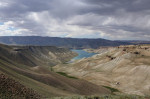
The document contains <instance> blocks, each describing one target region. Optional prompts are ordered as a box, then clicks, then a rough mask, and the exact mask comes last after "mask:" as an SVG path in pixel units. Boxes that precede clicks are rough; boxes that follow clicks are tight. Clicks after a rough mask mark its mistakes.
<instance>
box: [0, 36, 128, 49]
mask: <svg viewBox="0 0 150 99" xmlns="http://www.w3.org/2000/svg"><path fill="white" fill-rule="evenodd" d="M0 42H1V43H4V44H17V45H39V46H57V47H67V48H76V49H83V48H98V47H99V46H119V45H127V44H130V43H128V42H121V41H111V40H106V39H101V38H99V39H85V38H59V37H40V36H1V37H0Z"/></svg>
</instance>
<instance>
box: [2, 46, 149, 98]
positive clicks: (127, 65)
mask: <svg viewBox="0 0 150 99" xmlns="http://www.w3.org/2000/svg"><path fill="white" fill-rule="evenodd" d="M72 60H73V61H72ZM149 60H150V45H124V46H118V47H100V48H98V49H84V50H77V49H76V50H74V49H73V50H69V49H67V48H62V47H54V46H19V45H18V46H17V45H3V44H0V74H1V76H0V81H1V84H0V87H1V88H2V89H1V91H0V95H2V96H3V97H5V95H6V96H7V97H12V95H13V97H14V98H15V97H17V98H19V97H20V98H21V97H22V98H23V97H26V98H27V97H28V98H29V99H32V98H31V97H30V95H32V97H34V98H35V97H38V98H35V99H42V98H43V99H45V98H46V99H47V98H48V99H49V98H50V99H51V98H52V99H55V97H60V98H61V97H64V98H68V99H70V98H69V97H73V96H76V98H75V99H78V98H79V99H80V98H83V99H88V98H85V97H84V96H87V97H89V98H90V96H91V97H92V96H93V99H95V98H94V96H95V97H96V96H98V97H101V98H104V97H105V96H106V97H110V98H111V97H112V99H120V97H129V99H133V98H132V97H137V99H146V98H144V97H145V96H148V95H149V92H150V85H149V82H150V79H149V76H150V73H149V71H150V68H149V66H150V61H149ZM68 61H71V62H68ZM9 81H10V82H9ZM15 83H16V84H15ZM5 84H6V85H8V86H9V87H10V89H11V90H10V89H9V90H7V89H8V88H5V87H4V86H3V85H5ZM12 85H14V86H12ZM2 86H3V87H2ZM15 86H17V87H15ZM22 87H23V88H24V89H22ZM12 90H15V91H13V92H12ZM21 90H27V91H26V92H24V91H21ZM18 91H20V92H21V93H17V92H18ZM30 91H32V92H30ZM1 92H4V93H5V94H2V93H1ZM33 94H34V95H33ZM139 97H141V98H139ZM56 99H57V98H56ZM98 99H99V98H98ZM123 99H124V98H123Z"/></svg>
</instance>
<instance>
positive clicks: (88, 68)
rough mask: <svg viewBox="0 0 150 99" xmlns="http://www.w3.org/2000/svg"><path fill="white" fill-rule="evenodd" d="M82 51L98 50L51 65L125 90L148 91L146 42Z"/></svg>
mask: <svg viewBox="0 0 150 99" xmlns="http://www.w3.org/2000/svg"><path fill="white" fill-rule="evenodd" d="M86 51H89V52H95V53H99V54H97V55H94V56H93V57H89V58H84V59H82V60H77V61H75V62H74V63H72V64H67V65H63V64H58V65H57V66H55V67H53V69H54V70H55V71H61V72H65V73H67V74H70V75H71V76H75V77H78V78H80V79H84V80H87V81H90V82H92V83H94V84H96V85H103V86H107V87H111V88H115V89H118V90H119V91H121V92H123V93H126V94H137V95H149V93H150V83H149V82H150V79H149V76H150V61H149V60H150V45H126V46H119V47H101V48H99V49H89V50H86ZM74 71H76V72H74ZM123 99H125V98H123ZM132 99H133V98H132ZM140 99H142V98H140ZM147 99H149V98H147Z"/></svg>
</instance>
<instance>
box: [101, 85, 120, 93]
mask: <svg viewBox="0 0 150 99" xmlns="http://www.w3.org/2000/svg"><path fill="white" fill-rule="evenodd" d="M103 87H105V88H107V89H109V90H110V91H111V93H112V94H113V93H114V92H120V91H119V90H118V89H115V88H112V87H109V86H103Z"/></svg>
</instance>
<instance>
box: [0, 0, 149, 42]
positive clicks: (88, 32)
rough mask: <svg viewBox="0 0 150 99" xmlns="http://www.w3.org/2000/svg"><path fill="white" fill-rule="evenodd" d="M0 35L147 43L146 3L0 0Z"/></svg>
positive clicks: (140, 0)
mask: <svg viewBox="0 0 150 99" xmlns="http://www.w3.org/2000/svg"><path fill="white" fill-rule="evenodd" d="M0 36H51V37H72V38H104V39H110V40H150V0H0Z"/></svg>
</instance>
